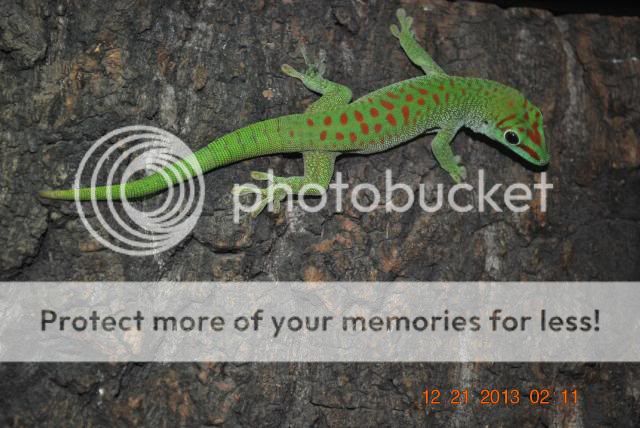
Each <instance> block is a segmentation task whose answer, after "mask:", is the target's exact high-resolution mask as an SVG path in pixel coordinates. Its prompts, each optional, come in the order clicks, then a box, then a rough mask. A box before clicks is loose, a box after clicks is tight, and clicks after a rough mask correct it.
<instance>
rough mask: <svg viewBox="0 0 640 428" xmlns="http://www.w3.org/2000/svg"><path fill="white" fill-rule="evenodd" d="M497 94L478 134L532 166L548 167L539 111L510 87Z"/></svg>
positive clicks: (546, 148) (547, 156) (547, 153)
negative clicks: (502, 146) (494, 141)
mask: <svg viewBox="0 0 640 428" xmlns="http://www.w3.org/2000/svg"><path fill="white" fill-rule="evenodd" d="M501 95H502V96H500V97H496V98H495V99H494V101H495V102H494V103H493V104H494V105H495V108H494V109H493V111H491V112H490V114H489V117H487V118H485V119H484V120H483V124H482V129H481V130H480V131H481V133H482V134H484V135H486V136H487V137H489V138H491V139H493V140H496V141H498V142H500V143H501V144H502V145H504V146H506V147H507V148H509V150H511V151H513V152H515V153H516V154H517V155H518V156H520V157H521V158H523V159H525V160H526V161H528V162H530V163H532V164H534V165H539V166H544V165H546V164H548V163H549V157H550V156H549V150H548V147H547V143H546V141H545V138H544V126H543V122H542V112H541V111H540V109H539V108H538V107H536V106H535V105H533V104H532V103H531V102H529V100H527V99H526V98H525V97H524V96H522V94H520V93H519V92H517V91H515V90H513V89H511V88H509V90H508V91H505V92H504V93H503V94H501Z"/></svg>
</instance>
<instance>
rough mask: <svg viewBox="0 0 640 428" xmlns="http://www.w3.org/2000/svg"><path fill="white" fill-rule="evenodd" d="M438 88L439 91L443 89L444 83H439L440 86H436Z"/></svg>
mask: <svg viewBox="0 0 640 428" xmlns="http://www.w3.org/2000/svg"><path fill="white" fill-rule="evenodd" d="M438 89H440V90H441V91H444V85H443V84H442V83H441V84H440V86H438Z"/></svg>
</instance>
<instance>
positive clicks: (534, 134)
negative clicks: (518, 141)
mask: <svg viewBox="0 0 640 428" xmlns="http://www.w3.org/2000/svg"><path fill="white" fill-rule="evenodd" d="M538 126H539V125H538V122H536V123H534V124H533V131H527V136H529V138H530V139H531V141H533V142H534V143H535V145H536V146H538V147H540V145H541V144H542V136H541V135H540V131H538Z"/></svg>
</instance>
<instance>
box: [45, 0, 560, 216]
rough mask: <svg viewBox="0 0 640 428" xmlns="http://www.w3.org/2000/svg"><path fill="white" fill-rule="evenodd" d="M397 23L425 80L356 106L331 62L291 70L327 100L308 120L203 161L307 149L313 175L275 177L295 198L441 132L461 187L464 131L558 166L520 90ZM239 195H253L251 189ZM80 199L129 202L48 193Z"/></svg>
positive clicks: (272, 122) (436, 143)
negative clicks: (336, 174)
mask: <svg viewBox="0 0 640 428" xmlns="http://www.w3.org/2000/svg"><path fill="white" fill-rule="evenodd" d="M397 17H398V20H399V22H400V28H398V27H397V26H395V25H392V26H391V33H392V34H393V35H394V36H395V37H397V38H398V39H399V40H400V44H401V46H402V48H403V49H404V51H405V53H406V54H407V56H408V57H409V58H410V59H411V61H413V62H414V63H415V64H416V65H418V66H419V67H420V68H422V70H424V73H425V75H424V76H420V77H416V78H413V79H409V80H405V81H402V82H398V83H395V84H392V85H390V86H387V87H385V88H382V89H379V90H377V91H375V92H372V93H370V94H368V95H365V96H363V97H362V98H360V99H358V100H356V101H354V102H352V103H349V102H350V100H351V91H350V90H349V88H347V87H346V86H343V85H340V84H337V83H334V82H331V81H329V80H326V79H324V78H323V77H322V72H323V70H322V69H323V66H322V63H321V65H320V66H319V67H313V66H312V67H310V69H309V70H308V71H307V72H306V73H300V72H298V71H296V70H294V69H293V68H292V67H291V66H289V65H284V66H283V67H282V70H283V72H284V73H285V74H287V75H289V76H292V77H295V78H297V79H300V80H301V81H302V83H304V85H305V86H306V87H307V88H309V89H310V90H312V91H315V92H318V93H320V94H322V97H321V98H320V99H318V100H317V101H316V102H314V103H313V104H311V105H310V106H309V108H308V109H307V110H306V112H305V113H303V114H294V115H289V116H282V117H278V118H275V119H269V120H265V121H262V122H258V123H254V124H252V125H249V126H246V127H244V128H241V129H238V130H236V131H234V132H231V133H229V134H227V135H224V136H223V137H221V138H219V139H217V140H215V141H213V142H212V143H210V144H209V145H207V146H206V147H204V148H202V149H200V150H198V151H197V152H196V153H195V154H194V156H195V160H197V162H198V164H199V165H200V169H201V170H202V172H206V171H210V170H213V169H216V168H219V167H221V166H223V165H228V164H231V163H234V162H238V161H240V160H244V159H249V158H253V157H257V156H264V155H270V154H275V153H292V152H293V153H302V155H303V159H304V176H299V177H275V179H274V184H273V186H277V185H278V184H286V185H288V186H290V188H291V189H292V191H293V193H294V194H297V193H298V192H299V191H300V189H301V188H302V187H303V186H304V185H306V184H314V185H316V186H315V187H316V188H317V186H319V187H322V188H325V189H326V188H327V187H328V185H329V183H330V181H331V177H332V176H333V169H334V163H335V159H336V157H338V156H339V155H340V154H343V153H360V154H369V153H377V152H381V151H383V150H387V149H389V148H391V147H394V146H397V145H398V144H401V143H403V142H405V141H408V140H411V139H412V138H414V137H416V136H418V135H421V134H423V133H425V132H429V131H435V132H437V135H436V137H435V138H434V139H433V141H432V143H431V148H432V150H433V153H434V155H435V157H436V159H437V160H438V162H439V163H440V165H441V166H442V168H444V169H445V170H446V171H447V172H448V173H449V174H450V175H451V177H452V178H453V180H454V181H455V182H456V183H458V182H460V181H462V180H464V179H465V178H466V172H465V169H464V167H463V166H461V165H460V159H459V157H458V156H455V155H454V154H453V152H452V150H451V141H452V140H453V138H454V136H455V135H456V133H457V132H458V130H459V129H460V128H462V127H467V128H470V129H471V130H473V131H475V132H478V133H480V134H484V135H486V136H487V137H489V138H491V139H493V140H496V141H498V142H499V143H501V144H503V145H504V146H506V147H508V148H509V149H510V150H512V151H513V152H515V153H516V154H518V155H519V156H520V157H522V158H523V159H526V160H527V161H529V162H531V163H532V164H535V165H546V164H547V163H548V162H549V151H548V148H547V145H546V143H545V138H544V133H543V124H542V114H541V112H540V110H539V109H538V108H537V107H536V106H534V105H533V104H532V103H531V102H529V101H528V100H527V99H526V98H525V97H524V96H523V95H522V94H521V93H520V92H518V91H517V90H515V89H513V88H510V87H507V86H504V85H502V84H500V83H497V82H493V81H490V80H484V79H476V78H468V77H457V76H450V75H447V74H445V73H444V71H443V70H442V69H441V68H440V67H439V66H438V65H437V64H436V63H435V62H434V61H433V60H432V59H431V57H430V56H429V54H428V53H427V52H426V51H425V50H424V49H423V48H422V47H421V46H420V45H419V44H418V43H417V42H416V40H415V38H414V34H413V32H412V30H411V22H412V19H411V18H410V17H407V16H406V15H405V12H404V10H402V9H399V10H398V12H397ZM305 60H306V57H305ZM188 161H189V160H185V162H184V165H185V166H186V169H185V170H186V171H187V172H184V173H182V174H173V173H172V172H171V171H167V170H165V171H167V172H168V175H169V177H170V179H171V181H173V182H174V183H176V182H179V181H183V180H185V179H188V178H189V177H190V176H191V175H192V174H194V172H193V171H194V168H191V167H190V166H189V163H188ZM191 161H193V159H191ZM174 170H176V169H174ZM177 170H178V171H182V170H183V169H180V168H178V169H177ZM251 176H252V177H253V178H254V179H256V180H265V179H267V174H265V173H261V172H252V174H251ZM169 184H170V183H168V182H167V180H166V177H164V178H163V177H162V176H161V175H160V174H157V173H156V174H152V175H150V176H148V177H145V178H142V179H139V180H135V181H131V182H128V183H125V184H124V194H125V195H126V197H127V198H138V197H142V196H146V195H150V194H153V193H156V192H158V191H160V190H163V189H166V188H167V187H168V185H169ZM311 189H312V191H310V192H307V194H312V193H313V187H312V188H311ZM269 190H270V189H269V188H266V189H262V196H263V198H262V200H263V203H262V204H260V206H258V207H257V208H256V210H255V211H254V214H257V213H259V212H260V211H261V210H262V209H263V208H264V207H265V206H266V204H267V203H269V202H273V203H274V206H276V209H277V207H279V205H280V204H279V202H280V201H281V200H282V199H284V198H285V197H286V192H285V191H284V190H282V189H281V188H277V187H276V188H275V189H271V190H272V191H269ZM273 190H275V191H273ZM236 191H237V192H239V193H241V194H242V193H250V192H253V190H252V189H250V188H248V187H240V188H238V189H236ZM76 193H77V194H78V196H79V199H80V200H89V199H91V197H92V193H93V194H94V195H95V198H97V199H99V200H103V199H107V198H112V199H116V200H117V199H120V197H121V187H120V185H114V186H110V187H105V186H102V187H97V188H95V189H91V188H82V189H69V190H48V191H43V192H41V193H40V194H41V195H42V196H43V197H46V198H51V199H66V200H73V199H75V197H76Z"/></svg>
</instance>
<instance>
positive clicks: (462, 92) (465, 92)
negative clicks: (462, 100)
mask: <svg viewBox="0 0 640 428" xmlns="http://www.w3.org/2000/svg"><path fill="white" fill-rule="evenodd" d="M460 93H461V94H462V96H463V97H464V96H465V95H467V91H465V89H464V88H462V89H460Z"/></svg>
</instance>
